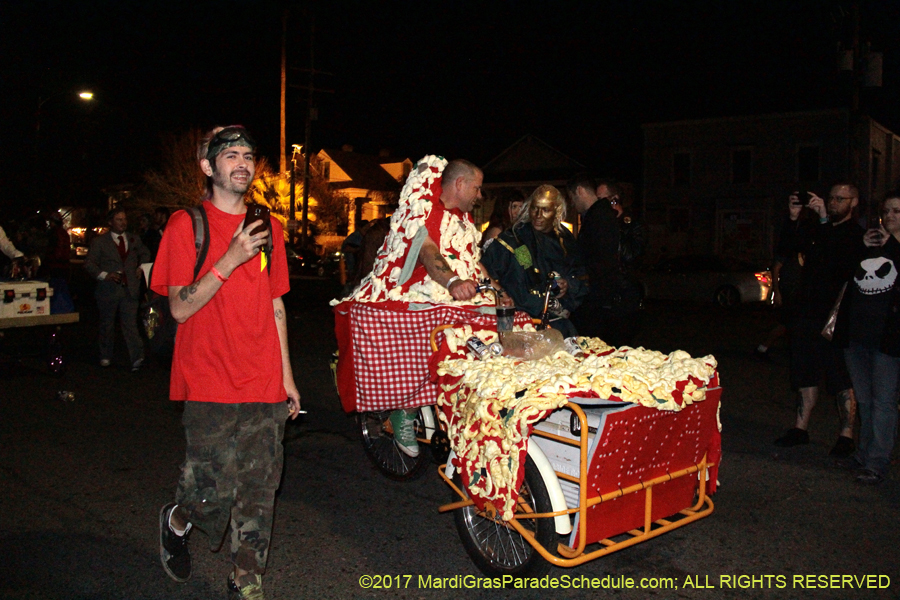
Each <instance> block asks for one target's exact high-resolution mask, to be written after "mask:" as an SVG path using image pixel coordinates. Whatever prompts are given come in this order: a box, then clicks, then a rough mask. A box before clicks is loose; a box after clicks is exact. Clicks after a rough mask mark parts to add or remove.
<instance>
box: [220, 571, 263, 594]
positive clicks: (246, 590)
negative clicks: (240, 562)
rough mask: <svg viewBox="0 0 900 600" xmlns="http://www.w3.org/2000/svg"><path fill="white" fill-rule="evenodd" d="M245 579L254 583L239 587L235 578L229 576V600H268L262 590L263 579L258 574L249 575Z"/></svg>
mask: <svg viewBox="0 0 900 600" xmlns="http://www.w3.org/2000/svg"><path fill="white" fill-rule="evenodd" d="M245 577H246V578H247V579H252V581H251V582H250V583H245V584H244V585H243V586H241V587H238V586H237V584H236V583H235V582H234V577H232V576H231V575H229V576H228V600H266V595H265V594H264V593H263V589H262V577H261V576H259V575H257V574H248V575H246V576H245Z"/></svg>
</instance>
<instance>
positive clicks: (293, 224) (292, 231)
mask: <svg viewBox="0 0 900 600" xmlns="http://www.w3.org/2000/svg"><path fill="white" fill-rule="evenodd" d="M293 148H294V151H293V153H292V154H291V214H290V216H289V217H288V237H289V238H290V241H291V245H293V244H294V238H295V236H296V235H297V219H296V214H297V212H296V211H297V192H296V190H297V184H296V180H297V155H298V154H302V153H303V146H301V145H300V144H294V145H293Z"/></svg>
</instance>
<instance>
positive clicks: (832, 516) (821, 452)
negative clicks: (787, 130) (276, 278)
mask: <svg viewBox="0 0 900 600" xmlns="http://www.w3.org/2000/svg"><path fill="white" fill-rule="evenodd" d="M292 285H293V286H294V290H293V291H292V292H291V294H290V295H289V296H288V297H287V299H286V303H287V306H288V309H289V313H290V316H291V337H292V357H293V361H294V370H295V373H296V375H297V384H298V386H299V388H300V391H301V393H302V394H303V407H304V408H305V409H306V410H307V411H309V414H308V415H306V417H305V418H304V419H303V420H302V421H299V420H298V422H296V423H291V424H290V426H289V427H288V430H287V435H286V439H285V450H286V452H285V455H286V467H285V474H284V480H283V485H282V489H281V491H280V495H279V499H278V504H277V511H276V523H275V541H274V547H273V549H272V552H271V555H270V561H269V572H268V574H267V576H266V578H265V587H266V589H267V592H268V594H269V597H270V598H275V599H295V598H317V599H318V598H321V599H328V598H410V599H413V598H415V599H418V598H422V599H427V600H431V599H443V598H460V597H465V598H491V599H497V598H544V597H553V598H575V597H586V596H587V594H588V593H596V594H597V595H598V596H599V595H600V594H602V596H601V597H615V598H623V599H625V598H627V599H630V598H648V597H654V598H701V599H714V598H722V597H726V598H898V597H900V569H898V565H900V549H898V540H900V527H898V525H897V518H896V515H895V514H894V511H895V510H898V508H900V468H898V465H897V464H894V466H893V472H892V473H891V475H890V477H889V479H888V480H887V481H885V482H884V484H882V485H881V486H879V487H860V486H858V485H856V484H855V483H854V481H853V478H852V476H851V475H850V474H849V473H847V472H844V471H841V470H839V469H836V468H834V467H833V466H832V465H831V463H830V461H829V460H828V456H827V454H828V450H829V448H830V447H831V445H832V444H833V443H834V440H835V439H836V436H837V427H838V424H837V423H838V422H837V413H836V410H835V408H834V405H833V400H832V399H831V398H828V397H824V398H823V399H822V401H821V405H820V406H819V407H817V409H816V412H815V414H814V416H813V423H812V426H811V429H810V432H811V437H812V443H811V444H810V445H808V446H803V447H799V448H793V449H779V448H776V447H775V446H773V445H772V440H774V439H775V438H776V437H778V436H780V435H781V434H782V433H783V432H784V430H785V429H786V428H788V427H789V426H790V425H791V424H792V418H793V413H794V399H793V396H792V394H791V392H790V389H789V387H788V385H787V380H788V372H787V353H786V348H785V347H784V346H778V347H776V348H775V350H774V351H773V354H774V356H773V360H772V362H771V363H763V362H759V361H758V360H756V359H755V358H753V356H752V355H751V350H752V348H753V347H754V346H755V345H756V344H757V343H758V341H759V340H760V339H761V338H762V337H764V335H765V333H766V332H767V331H768V329H769V328H770V327H771V326H772V325H773V321H772V319H771V315H770V314H769V313H767V312H766V311H765V310H764V309H761V308H752V307H751V308H747V307H743V308H741V309H739V310H736V311H733V312H727V311H724V310H718V309H713V308H712V307H711V306H700V305H690V306H679V305H676V304H656V305H652V306H650V307H649V310H648V312H647V324H646V327H645V328H644V331H643V333H642V334H641V337H640V340H639V341H640V343H641V344H643V345H644V346H646V347H648V348H653V349H657V350H661V351H664V352H669V351H671V350H674V349H676V348H682V349H684V350H687V351H688V352H690V353H692V354H694V355H702V354H708V353H712V354H714V355H715V356H716V357H717V359H718V360H719V365H720V367H719V368H720V373H721V380H722V385H723V388H724V395H723V406H722V423H723V427H724V430H723V448H724V459H723V464H722V467H721V470H720V473H719V479H720V482H721V487H720V489H719V491H718V493H717V494H716V495H715V496H714V498H713V500H714V502H715V503H716V511H715V513H714V514H713V515H712V516H710V517H709V518H707V519H704V520H701V521H699V522H697V523H694V524H691V525H688V526H686V527H684V528H682V529H679V530H677V531H674V532H672V533H669V534H666V535H663V536H661V537H659V538H656V539H654V540H651V541H649V542H646V543H643V544H639V545H637V546H635V547H632V548H630V549H626V550H624V551H621V552H618V553H615V554H612V555H610V556H608V557H605V558H601V559H599V560H597V561H594V562H591V563H588V564H586V565H584V566H581V567H578V568H575V569H557V568H554V569H553V570H552V571H551V573H550V576H551V577H556V578H561V577H563V576H570V577H579V576H582V575H583V576H585V577H597V578H603V577H605V576H607V575H610V576H613V577H615V578H619V577H627V578H633V579H634V580H635V581H639V580H640V579H641V578H672V581H674V582H675V583H676V584H677V586H678V589H677V590H675V589H642V590H638V589H635V590H621V589H616V590H610V591H605V590H598V591H597V592H585V591H582V590H571V589H570V590H515V589H506V590H464V591H460V590H455V589H421V587H420V585H419V583H420V581H419V576H420V575H421V576H423V578H424V577H427V576H428V575H431V576H433V577H455V576H457V575H461V576H466V575H473V576H479V575H480V573H479V572H478V571H477V570H476V568H475V567H474V566H473V565H472V563H471V562H470V561H469V560H468V557H467V556H466V554H465V552H464V550H463V547H462V545H461V544H460V542H459V539H458V537H457V534H456V530H455V528H454V524H453V517H452V516H450V515H441V514H438V512H437V510H436V509H437V506H438V505H439V504H441V503H443V502H446V501H447V499H448V498H449V491H448V489H447V488H446V486H445V485H444V484H443V483H441V481H440V480H439V478H438V476H437V475H436V474H435V473H428V474H427V475H426V476H425V477H423V478H422V479H420V480H418V481H414V482H410V483H395V482H391V481H388V480H387V479H385V478H384V477H382V476H380V475H379V474H378V473H376V472H375V471H374V470H373V469H372V468H371V467H370V466H369V463H368V461H367V459H366V457H365V455H364V453H363V451H362V447H361V445H360V443H359V438H358V435H357V433H356V431H355V421H354V420H353V419H352V418H350V417H347V416H346V415H344V414H343V412H342V410H341V408H340V404H339V401H338V398H337V395H336V393H335V391H334V389H333V386H332V384H331V374H330V371H329V368H328V359H329V356H330V354H331V352H332V351H333V350H334V348H335V342H334V336H333V333H332V326H333V321H332V318H331V313H330V309H329V308H328V306H327V299H328V298H329V297H330V295H331V294H332V293H334V292H335V290H334V289H333V288H332V287H331V286H330V284H329V283H328V282H324V281H318V280H311V279H303V280H293V281H292ZM80 302H81V303H82V304H85V302H86V300H85V298H84V297H82V298H81V299H80ZM83 317H84V318H83V320H82V322H81V323H80V324H78V325H77V326H72V327H71V328H69V329H67V330H66V338H67V342H68V348H69V350H70V357H71V361H70V365H69V370H68V372H67V373H66V375H65V376H64V377H62V378H61V379H55V378H53V377H50V376H49V375H48V374H46V371H45V370H44V369H43V368H42V366H41V365H40V363H39V362H38V361H37V360H36V359H33V358H24V359H22V361H21V363H15V362H12V363H11V362H10V361H9V360H6V361H5V362H4V363H3V366H2V374H0V376H2V379H0V390H2V392H0V423H2V426H3V429H2V431H3V433H2V437H0V481H2V488H3V494H2V496H0V548H3V549H4V560H3V563H2V567H0V597H2V598H4V599H29V600H44V599H47V600H49V599H54V600H55V599H60V600H69V599H83V600H88V599H91V600H94V599H96V600H100V599H129V600H131V599H171V600H176V599H195V598H196V599H209V598H224V597H225V578H226V575H227V573H228V571H229V565H228V557H227V551H226V552H220V553H218V554H212V553H210V552H208V550H207V549H206V548H205V545H206V544H205V538H204V537H203V536H202V535H199V534H198V535H195V536H194V537H193V539H192V546H193V550H194V552H193V556H194V565H195V566H194V575H193V578H192V579H191V580H190V581H189V582H187V583H186V584H177V583H175V582H173V581H171V580H169V579H168V577H166V575H165V574H164V573H163V570H162V568H161V567H160V565H159V558H158V543H157V535H158V534H157V515H158V511H159V508H160V506H161V505H163V504H164V503H166V502H168V501H170V500H171V499H172V497H173V493H174V487H175V483H176V479H177V475H178V468H179V464H180V462H181V460H182V458H183V446H184V440H183V433H182V429H181V424H180V406H181V405H180V404H179V403H173V402H169V401H168V399H167V398H168V396H167V391H168V375H169V374H168V370H167V368H166V367H165V366H164V365H161V364H159V363H157V362H151V363H150V364H148V365H147V367H146V368H145V369H144V370H142V371H141V372H139V373H136V374H132V373H129V372H127V371H126V370H125V369H124V368H123V366H124V363H123V364H121V365H114V366H113V367H111V368H109V369H101V368H100V367H99V366H97V364H96V362H97V361H96V358H97V351H96V348H95V342H94V338H95V333H96V329H95V326H96V317H95V316H93V314H92V309H91V308H90V303H89V302H88V303H87V308H86V309H85V310H84V314H83ZM2 343H3V346H2V347H3V350H4V351H5V352H6V353H7V354H9V353H14V352H19V351H21V350H22V349H24V350H29V349H30V350H37V349H39V347H40V344H41V337H40V335H38V332H36V331H29V330H19V331H15V332H13V331H10V332H7V335H6V336H5V339H4V340H3V342H2ZM61 389H66V390H71V391H73V392H74V397H75V399H74V401H73V402H62V401H60V400H58V399H57V391H58V390H61ZM895 463H896V461H895ZM363 575H387V576H391V577H394V579H393V580H392V585H393V588H394V589H392V590H376V589H362V588H361V587H360V585H359V580H360V577H361V576H363ZM397 575H400V576H403V575H411V576H412V577H411V578H410V579H409V580H406V579H405V578H403V577H401V578H399V579H397V578H396V577H395V576H397ZM739 575H749V576H755V577H756V578H757V581H756V583H755V584H754V583H753V581H752V580H746V585H748V586H750V585H751V584H752V585H753V587H747V588H745V589H737V588H736V589H722V587H721V586H722V583H723V581H726V580H725V579H724V578H723V576H732V581H734V580H735V579H736V577H737V576H739ZM766 575H771V576H773V578H771V579H765V578H764V577H763V576H766ZM778 575H781V576H784V579H778V578H775V577H774V576H778ZM807 575H824V576H832V575H854V576H857V577H861V576H863V575H875V576H878V575H883V576H887V577H888V578H889V580H890V585H889V587H887V588H884V589H862V590H860V589H850V588H847V587H845V588H843V589H838V588H827V589H815V590H812V589H802V588H800V587H799V586H798V585H797V583H796V581H795V577H797V576H807ZM454 581H455V580H454ZM688 581H689V582H690V583H693V585H694V587H690V586H686V585H685V584H686V583H688ZM740 581H745V580H743V579H742V580H740ZM780 581H784V582H785V585H784V586H783V587H779V582H780ZM803 581H804V582H805V583H818V584H819V585H822V584H823V583H824V584H834V583H835V582H837V583H840V580H839V579H837V580H825V579H813V580H807V579H803ZM857 581H859V580H857ZM871 581H874V583H875V585H876V586H877V585H878V583H879V581H880V582H881V584H882V585H884V584H885V582H886V579H885V578H884V577H882V578H881V580H879V579H877V578H875V579H874V580H871ZM766 582H768V584H767V583H766ZM397 583H399V584H400V586H401V589H400V590H399V591H398V590H397V589H396V587H397ZM707 585H708V586H710V587H698V586H707ZM845 585H846V583H845Z"/></svg>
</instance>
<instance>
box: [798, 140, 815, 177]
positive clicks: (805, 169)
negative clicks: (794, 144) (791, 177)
mask: <svg viewBox="0 0 900 600" xmlns="http://www.w3.org/2000/svg"><path fill="white" fill-rule="evenodd" d="M797 181H810V182H812V181H819V147H818V146H800V148H799V149H798V150H797Z"/></svg>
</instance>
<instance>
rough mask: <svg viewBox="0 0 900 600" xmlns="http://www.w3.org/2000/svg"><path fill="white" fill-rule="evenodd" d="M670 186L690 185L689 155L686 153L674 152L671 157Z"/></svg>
mask: <svg viewBox="0 0 900 600" xmlns="http://www.w3.org/2000/svg"><path fill="white" fill-rule="evenodd" d="M672 184H673V185H676V186H687V185H691V155H690V154H688V153H687V152H676V153H675V156H673V157H672Z"/></svg>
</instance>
